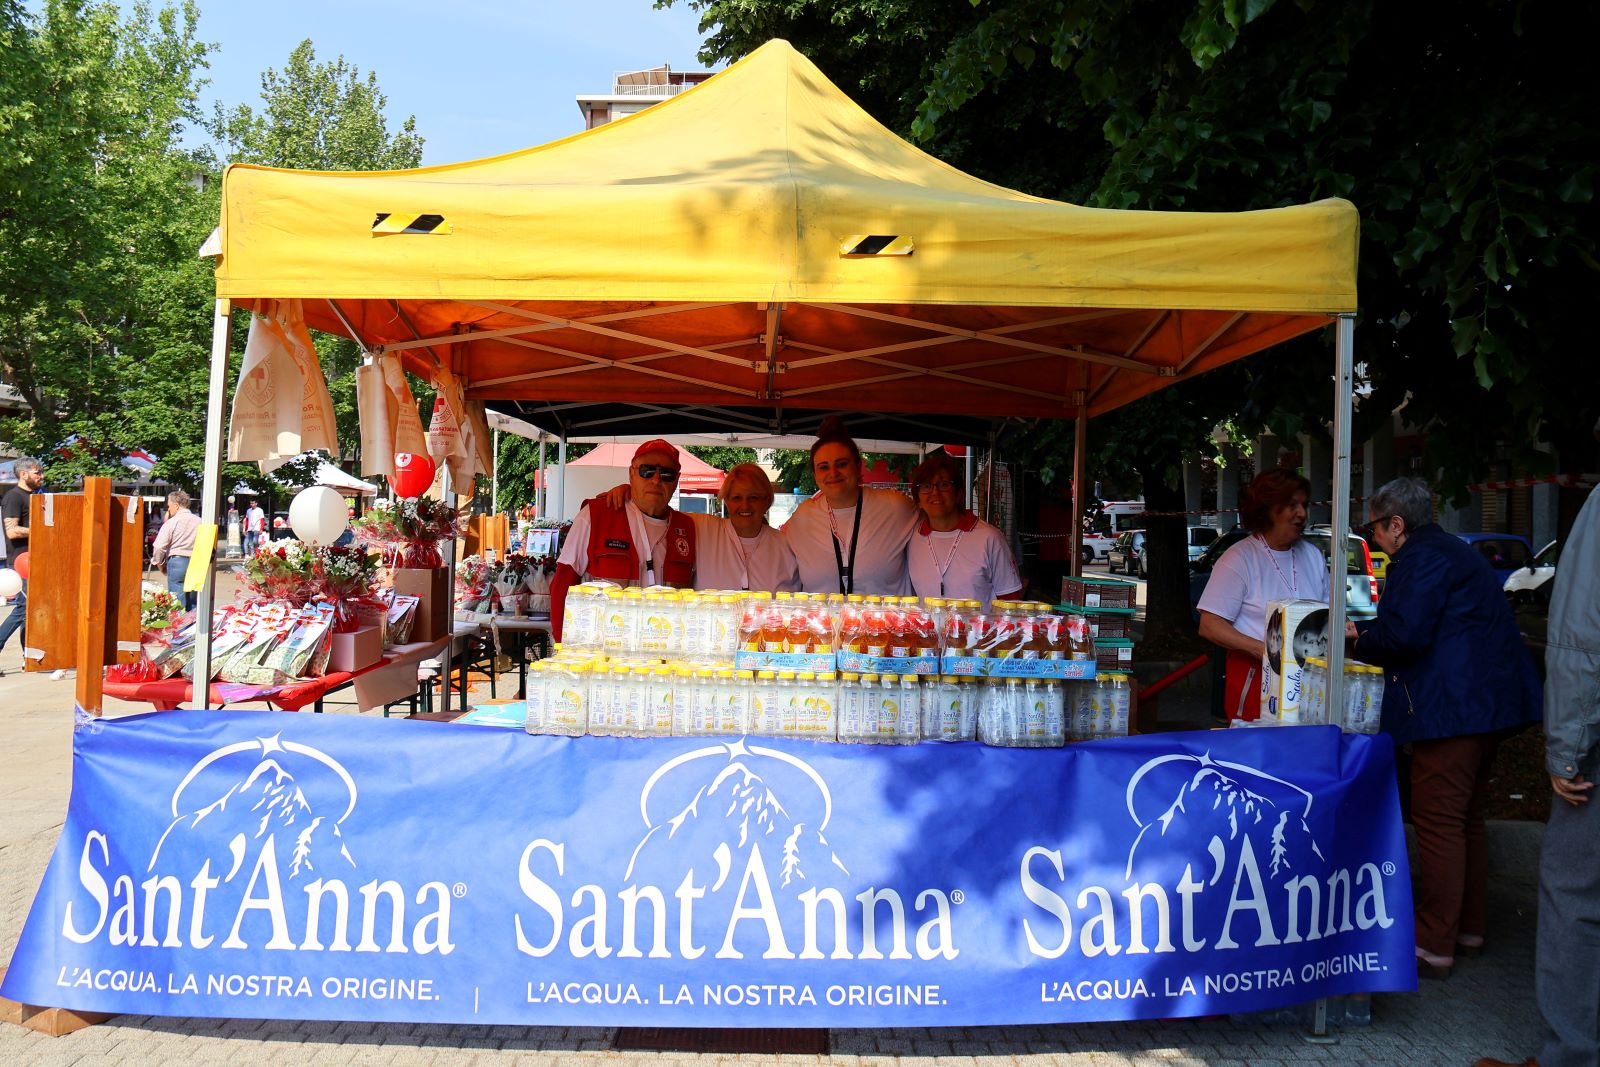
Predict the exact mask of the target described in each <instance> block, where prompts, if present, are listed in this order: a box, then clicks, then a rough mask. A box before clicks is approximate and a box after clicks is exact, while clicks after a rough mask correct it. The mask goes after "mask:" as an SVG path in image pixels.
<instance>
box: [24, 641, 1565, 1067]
mask: <svg viewBox="0 0 1600 1067" xmlns="http://www.w3.org/2000/svg"><path fill="white" fill-rule="evenodd" d="M20 665H21V658H20V653H18V651H17V649H16V646H15V645H13V646H12V648H10V649H8V650H6V651H5V652H4V653H3V654H0V669H3V670H5V671H6V675H5V677H0V730H3V731H4V734H3V736H4V743H3V744H0V962H3V961H6V960H9V958H10V955H11V951H12V948H13V946H14V945H15V944H16V941H17V937H18V934H19V932H20V930H21V927H22V922H23V919H24V918H25V917H26V914H27V908H28V905H29V903H30V902H31V900H32V897H33V893H34V890H35V889H36V888H37V886H38V884H39V879H40V877H41V875H42V873H43V871H44V867H45V864H46V861H47V860H48V858H49V854H50V850H51V848H52V847H53V846H54V844H55V838H56V834H57V832H58V830H59V829H60V826H61V822H62V817H63V814H64V812H65V809H66V803H67V790H68V784H69V782H68V779H69V774H70V745H71V721H72V714H71V707H72V682H71V680H70V679H63V680H59V681H52V680H51V679H49V678H48V677H44V676H39V675H20V674H17V673H16V671H17V670H18V669H19V668H20ZM136 710H143V709H140V708H134V707H131V706H121V707H119V708H114V709H113V710H112V711H111V712H110V713H111V714H126V713H128V712H131V711H136ZM329 710H330V711H332V712H341V711H342V712H343V713H347V714H348V713H353V709H350V708H348V707H345V708H338V707H330V709H329ZM1537 830H1538V828H1537V826H1535V825H1533V824H1498V825H1496V826H1494V827H1493V833H1492V836H1491V840H1492V842H1493V844H1494V847H1495V857H1494V858H1495V875H1494V880H1493V884H1492V887H1491V891H1492V896H1493V900H1492V904H1493V915H1494V919H1493V921H1492V923H1491V927H1490V930H1489V942H1490V950H1489V952H1488V953H1487V954H1486V955H1485V956H1484V957H1483V958H1482V959H1479V960H1466V961H1463V962H1462V963H1461V964H1460V965H1459V966H1458V967H1457V970H1456V974H1455V975H1454V977H1452V978H1451V979H1450V980H1449V981H1447V982H1430V983H1427V984H1425V985H1424V987H1423V988H1422V989H1421V990H1420V991H1419V992H1417V993H1415V994H1391V995H1379V996H1377V997H1376V998H1374V1001H1373V1003H1372V1007H1371V1016H1372V1021H1371V1024H1370V1025H1369V1026H1339V1027H1336V1028H1334V1035H1335V1036H1336V1038H1337V1043H1336V1044H1333V1045H1313V1044H1308V1043H1307V1042H1306V1041H1305V1040H1303V1038H1302V1037H1301V1036H1300V1029H1301V1028H1300V1027H1298V1026H1296V1025H1295V1024H1294V1023H1293V1022H1291V1021H1286V1020H1282V1019H1261V1018H1235V1019H1210V1020H1197V1021H1181V1022H1171V1023H1148V1024H1130V1023H1118V1024H1102V1025H1086V1026H1054V1027H1044V1026H1025V1027H1004V1028H981V1029H919V1030H835V1031H833V1032H832V1035H831V1042H832V1050H833V1051H832V1055H830V1056H826V1057H817V1056H782V1057H778V1056H773V1055H770V1054H768V1055H755V1054H742V1055H737V1054H717V1055H713V1054H704V1055H698V1056H696V1055H689V1054H682V1053H671V1054H664V1053H659V1052H619V1051H614V1050H613V1049H612V1042H613V1038H614V1035H615V1031H612V1030H609V1029H581V1028H538V1027H507V1026H494V1027H475V1026H441V1025H415V1026H412V1025H380V1024H373V1023H326V1022H295V1021H269V1022H262V1021H251V1020H244V1021H220V1020H207V1019H168V1018H156V1017H129V1016H124V1017H121V1018H118V1019H115V1020H113V1021H112V1022H110V1023H107V1024H103V1025H100V1026H94V1027H90V1028H88V1029H86V1030H83V1031H80V1032H78V1033H76V1034H73V1035H70V1036H68V1037H63V1038H53V1039H52V1038H48V1037H43V1036H41V1035H39V1034H36V1033H34V1032H32V1031H29V1030H25V1029H22V1028H21V1027H16V1026H8V1025H5V1024H0V1064H5V1065H10V1064H18V1065H21V1064H28V1065H35V1064H37V1065H40V1067H46V1065H51V1064H61V1065H67V1064H83V1065H85V1067H87V1065H89V1064H94V1063H99V1062H103V1061H105V1060H107V1059H109V1060H110V1061H112V1062H119V1063H137V1064H145V1063H177V1062H182V1063H185V1064H193V1065H201V1064H235V1065H237V1064H257V1063H275V1064H296V1065H298V1064H324V1063H326V1064H359V1065H369V1064H371V1065H377V1064H396V1065H399V1064H434V1063H437V1064H449V1065H455V1064H462V1065H465V1064H477V1063H494V1064H511V1063H528V1064H541V1065H544V1064H583V1065H596V1064H614V1063H622V1062H627V1063H631V1064H644V1063H694V1064H697V1065H705V1064H722V1063H728V1064H733V1063H738V1064H748V1063H783V1064H790V1063H796V1064H799V1063H829V1064H834V1063H837V1064H876V1063H885V1064H887V1063H899V1064H908V1065H909V1064H938V1065H941V1067H943V1065H949V1064H966V1065H976V1064H985V1065H988V1064H1025V1065H1035V1064H1037V1065H1053V1064H1073V1065H1095V1067H1101V1065H1114V1064H1115V1065H1120V1064H1136V1065H1172V1064H1216V1065H1243V1064H1248V1065H1251V1067H1271V1065H1278V1064H1293V1063H1299V1062H1302V1061H1307V1062H1309V1061H1322V1062H1339V1063H1351V1062H1358V1063H1375V1064H1405V1065H1407V1067H1427V1065H1433V1064H1440V1065H1457V1067H1466V1065H1468V1064H1470V1063H1471V1062H1472V1061H1473V1060H1474V1059H1475V1058H1476V1057H1477V1056H1479V1055H1484V1054H1490V1055H1495V1056H1499V1057H1502V1058H1507V1059H1518V1060H1520V1059H1521V1058H1523V1057H1524V1056H1527V1055H1528V1054H1529V1053H1531V1052H1533V1051H1535V1049H1534V1042H1535V1041H1536V1040H1537V1036H1538V1020H1537V1014H1536V1011H1535V1009H1534V1005H1533V996H1532V986H1533V972H1532V953H1533V918H1534V902H1535V890H1534V885H1533V877H1534V873H1535V871H1536V870H1537V863H1536V856H1537V848H1538V843H1537V842H1538V838H1537Z"/></svg>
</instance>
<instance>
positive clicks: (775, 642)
mask: <svg viewBox="0 0 1600 1067" xmlns="http://www.w3.org/2000/svg"><path fill="white" fill-rule="evenodd" d="M779 596H780V597H788V594H787V593H780V594H779ZM788 606H789V603H788V601H787V600H785V601H784V602H783V603H779V601H777V600H768V601H766V602H764V603H763V604H762V606H761V651H763V652H782V651H783V650H784V648H785V642H786V641H787V638H788V634H787V633H786V632H785V630H784V609H785V608H786V607H788Z"/></svg>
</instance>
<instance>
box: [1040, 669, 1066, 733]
mask: <svg viewBox="0 0 1600 1067" xmlns="http://www.w3.org/2000/svg"><path fill="white" fill-rule="evenodd" d="M1042 688H1043V694H1042V695H1043V697H1044V722H1045V739H1044V743H1045V744H1046V745H1049V746H1050V747H1051V748H1059V747H1061V746H1062V745H1064V744H1066V741H1067V698H1066V692H1065V690H1064V688H1063V686H1062V684H1061V680H1060V679H1059V678H1046V679H1045V681H1044V685H1043V687H1042Z"/></svg>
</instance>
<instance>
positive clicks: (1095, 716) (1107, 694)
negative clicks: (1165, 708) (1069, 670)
mask: <svg viewBox="0 0 1600 1067" xmlns="http://www.w3.org/2000/svg"><path fill="white" fill-rule="evenodd" d="M1068 690H1069V693H1068V703H1069V705H1070V709H1071V710H1070V722H1069V723H1068V731H1069V733H1070V735H1071V739H1072V740H1074V741H1093V740H1095V739H1097V738H1102V737H1126V736H1127V735H1128V723H1129V722H1130V721H1132V716H1133V679H1132V676H1130V675H1128V674H1124V673H1122V672H1120V671H1109V672H1107V673H1105V674H1101V675H1099V676H1097V677H1096V678H1094V679H1093V680H1092V681H1084V682H1073V683H1071V684H1069V685H1068Z"/></svg>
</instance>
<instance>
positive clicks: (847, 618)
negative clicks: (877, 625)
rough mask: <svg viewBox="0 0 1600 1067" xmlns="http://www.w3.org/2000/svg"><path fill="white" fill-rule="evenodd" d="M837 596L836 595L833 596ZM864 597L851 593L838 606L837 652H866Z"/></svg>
mask: <svg viewBox="0 0 1600 1067" xmlns="http://www.w3.org/2000/svg"><path fill="white" fill-rule="evenodd" d="M834 595H835V596H837V595H838V594H834ZM865 601H866V597H864V596H862V595H861V594H859V593H851V594H850V595H849V596H847V597H845V598H844V603H843V604H841V605H840V606H839V651H840V652H856V653H861V652H865V651H866V647H867V620H866V616H865V612H864V610H863V609H864V607H865Z"/></svg>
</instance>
